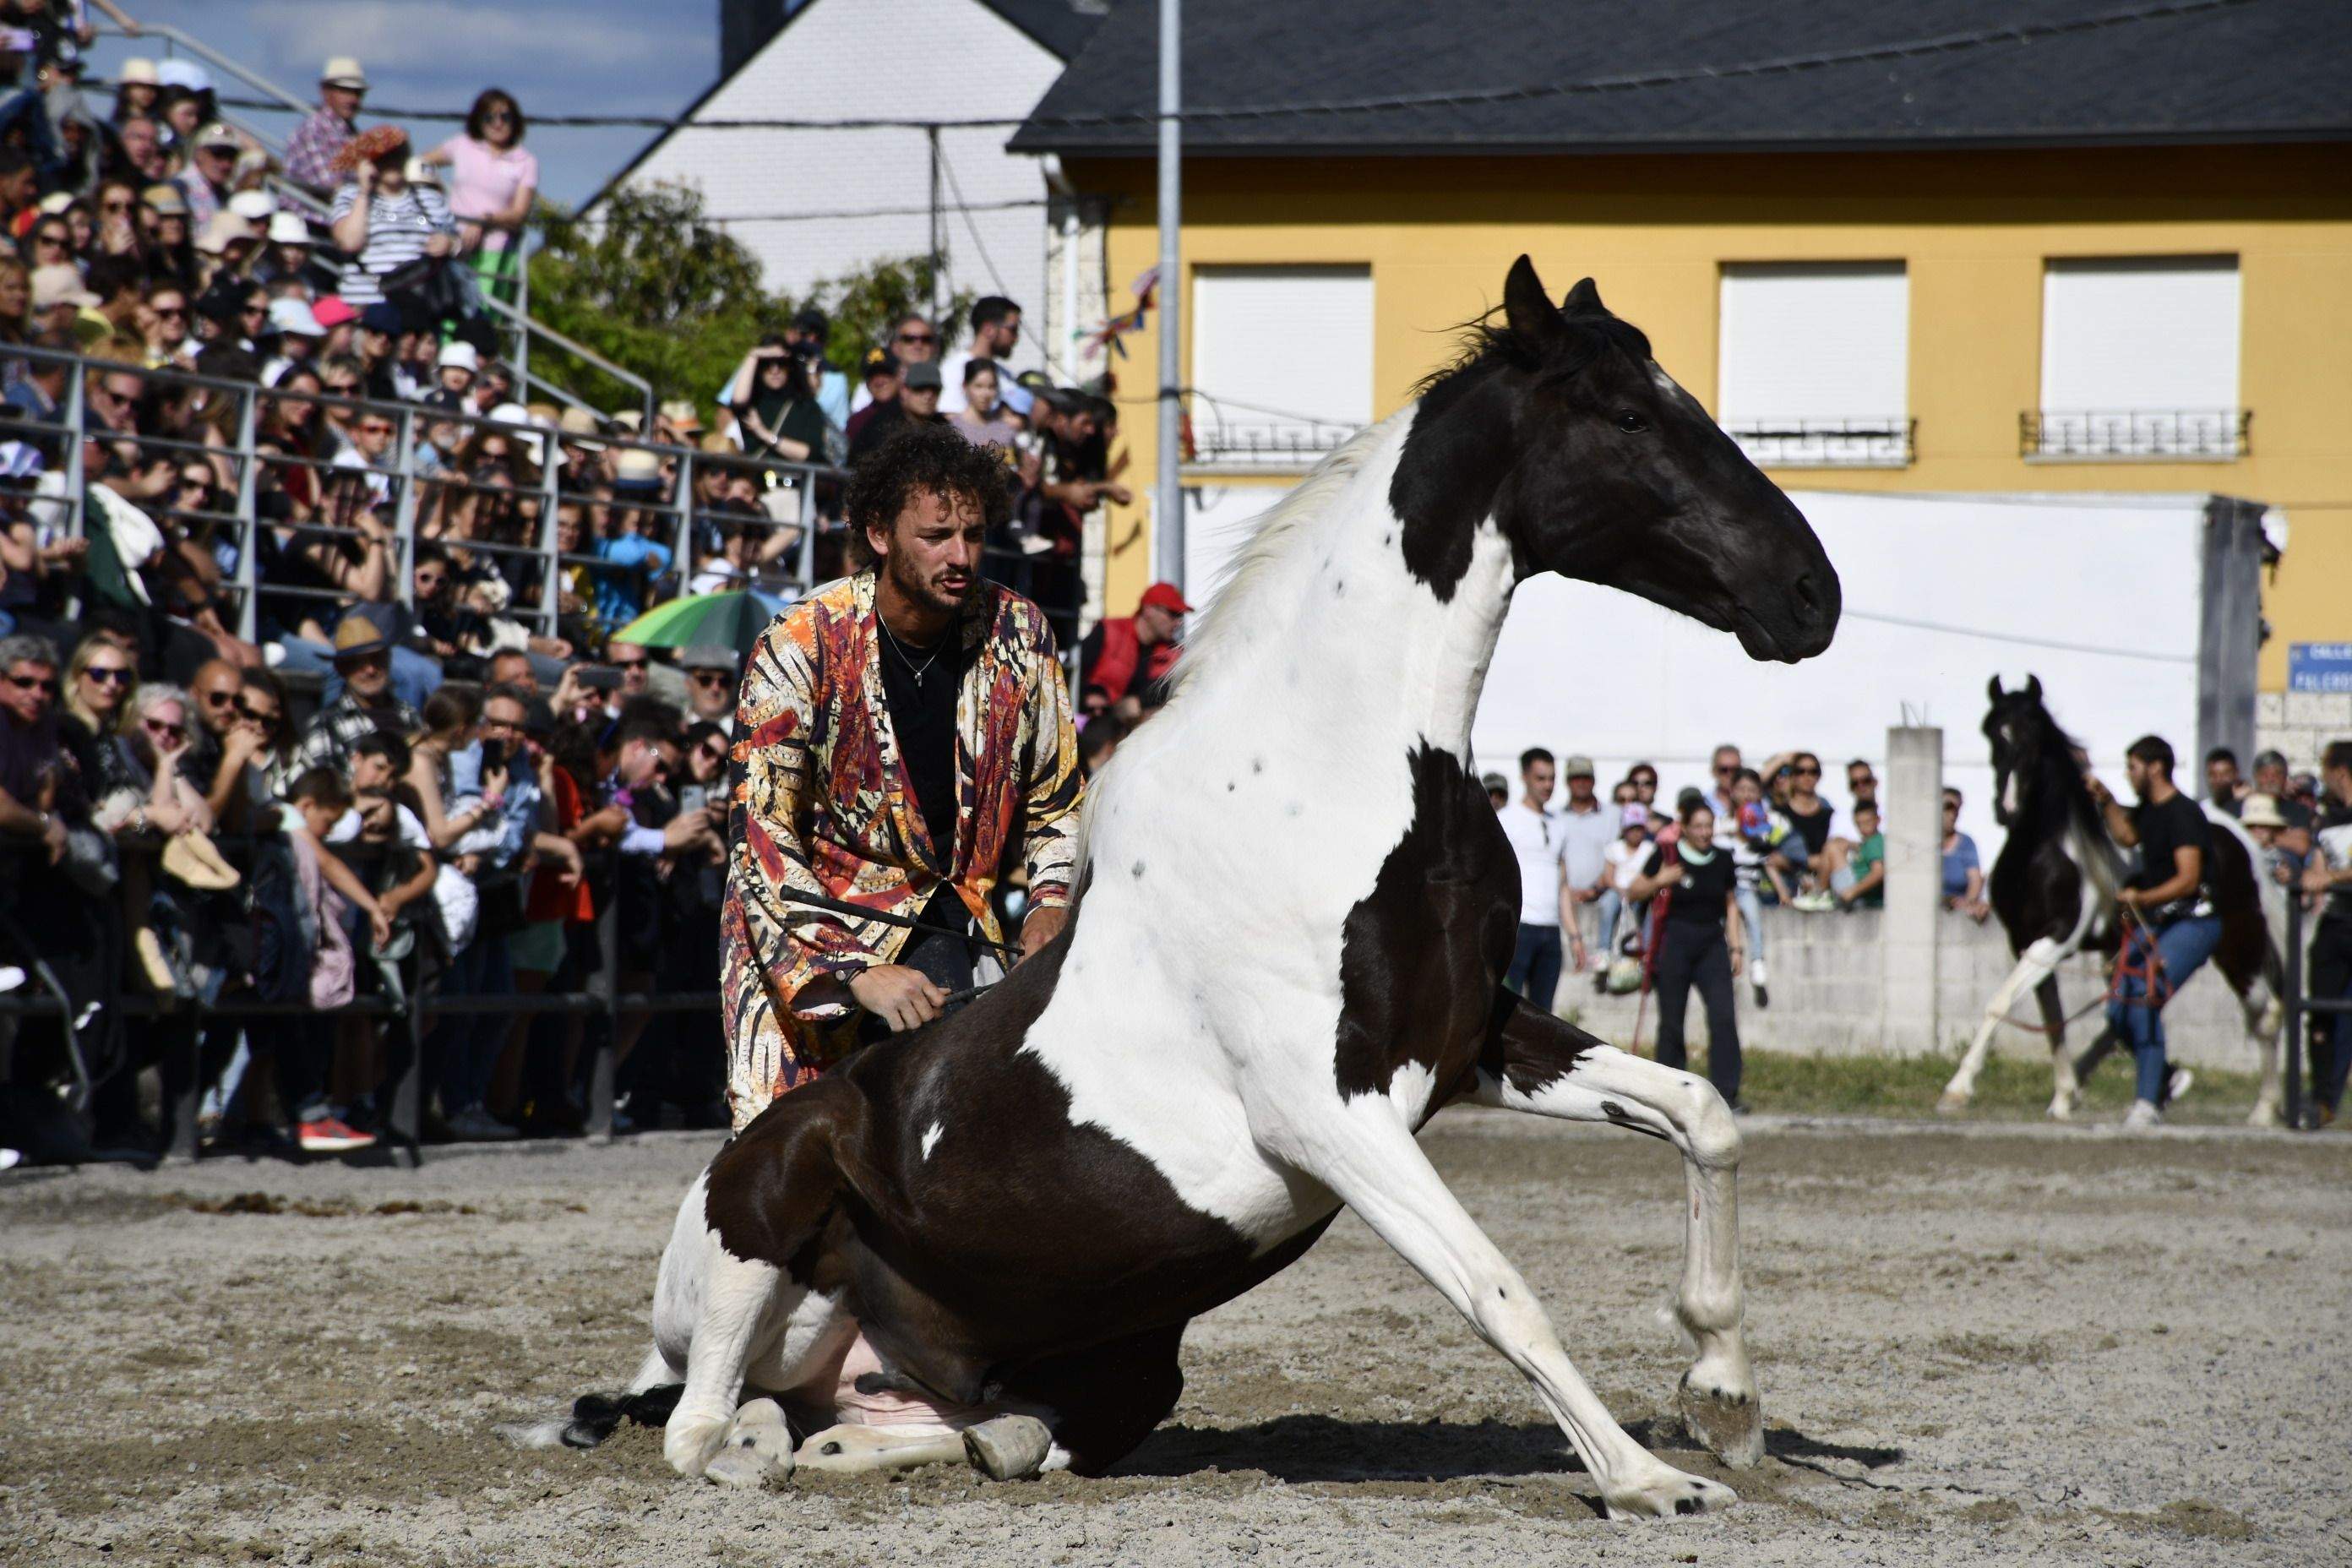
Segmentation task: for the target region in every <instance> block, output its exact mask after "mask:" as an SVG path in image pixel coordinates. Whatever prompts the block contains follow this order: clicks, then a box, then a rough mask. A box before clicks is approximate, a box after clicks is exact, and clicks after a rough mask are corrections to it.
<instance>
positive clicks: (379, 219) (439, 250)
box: [328, 125, 457, 310]
mask: <svg viewBox="0 0 2352 1568" xmlns="http://www.w3.org/2000/svg"><path fill="white" fill-rule="evenodd" d="M407 160H408V136H407V133H406V132H403V131H401V130H400V129H398V128H397V127H395V126H389V125H378V126H372V127H370V128H369V129H368V130H365V131H362V132H360V133H359V134H358V135H357V136H354V137H353V138H352V140H351V142H350V144H349V145H347V146H345V147H344V149H343V150H342V152H341V153H336V154H335V161H336V163H338V164H341V165H344V166H346V167H348V168H349V169H350V171H351V178H349V179H348V180H345V181H344V182H343V184H341V187H339V188H338V189H337V190H336V192H335V205H334V206H333V207H332V208H331V212H330V222H329V225H328V227H329V229H330V231H331V233H332V234H333V235H334V237H335V243H336V244H337V245H338V246H340V247H342V248H343V249H344V250H346V251H349V252H350V253H351V254H352V256H354V257H355V258H357V259H356V260H354V261H352V263H351V265H349V266H348V267H346V268H343V280H342V289H341V292H342V297H343V300H344V301H345V302H346V303H347V304H349V305H351V306H352V308H353V309H354V310H365V309H367V308H368V307H369V306H370V305H373V304H374V303H376V302H377V301H378V300H382V299H383V279H384V277H385V275H386V274H388V273H391V272H394V271H396V270H398V269H399V268H402V267H404V266H406V265H407V264H408V263H409V262H412V261H414V260H415V259H416V258H418V257H420V256H448V255H450V254H452V253H453V252H454V251H455V250H456V249H457V225H456V223H455V222H454V221H453V220H452V219H451V218H450V216H449V204H448V203H447V202H446V201H445V200H444V199H443V198H442V195H441V193H440V192H439V191H436V190H435V189H434V188H433V187H432V186H430V185H412V184H409V183H408V162H407Z"/></svg>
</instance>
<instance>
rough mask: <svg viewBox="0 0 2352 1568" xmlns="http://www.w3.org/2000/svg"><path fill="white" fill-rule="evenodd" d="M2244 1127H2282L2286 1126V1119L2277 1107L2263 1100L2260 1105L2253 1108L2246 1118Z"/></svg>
mask: <svg viewBox="0 0 2352 1568" xmlns="http://www.w3.org/2000/svg"><path fill="white" fill-rule="evenodd" d="M2246 1125H2247V1126H2249V1127H2284V1126H2285V1125H2286V1118H2285V1117H2284V1115H2282V1114H2281V1113H2280V1111H2279V1108H2278V1107H2277V1106H2275V1105H2273V1104H2271V1103H2270V1102H2269V1101H2267V1100H2265V1101H2263V1103H2262V1104H2260V1105H2257V1106H2255V1107H2254V1110H2253V1114H2252V1115H2251V1116H2249V1117H2247V1118H2246Z"/></svg>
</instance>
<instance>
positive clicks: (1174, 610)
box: [1135, 583, 1192, 616]
mask: <svg viewBox="0 0 2352 1568" xmlns="http://www.w3.org/2000/svg"><path fill="white" fill-rule="evenodd" d="M1153 605H1158V606H1159V607H1160V608H1161V609H1163V610H1166V611H1167V612H1168V613H1169V614H1171V615H1176V616H1189V615H1191V614H1192V605H1188V604H1186V603H1185V602H1184V591H1183V590H1182V589H1181V588H1179V587H1177V586H1176V584H1173V583H1154V584H1151V586H1150V587H1149V588H1146V589H1145V590H1144V591H1143V597H1142V598H1141V599H1140V600H1139V601H1138V602H1137V604H1136V606H1135V607H1136V608H1137V609H1139V610H1148V609H1150V608H1151V607H1152V606H1153Z"/></svg>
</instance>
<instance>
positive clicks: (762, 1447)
mask: <svg viewBox="0 0 2352 1568" xmlns="http://www.w3.org/2000/svg"><path fill="white" fill-rule="evenodd" d="M702 1476H703V1479H705V1480H709V1481H716V1482H718V1483H719V1485H720V1486H722V1487H759V1486H766V1485H767V1484H769V1483H770V1482H772V1481H788V1480H790V1479H792V1477H793V1434H792V1429H791V1428H790V1427H788V1426H785V1425H784V1411H783V1407H782V1405H778V1404H777V1403H776V1402H775V1401H774V1400H772V1399H754V1400H752V1401H751V1403H750V1404H749V1405H744V1406H743V1408H742V1409H740V1410H738V1411H737V1412H736V1413H735V1420H734V1422H733V1424H732V1425H730V1426H729V1427H728V1428H727V1442H726V1445H725V1447H721V1448H720V1449H719V1455H718V1457H717V1458H714V1459H712V1460H711V1461H710V1462H709V1464H708V1465H706V1466H704V1467H703V1470H702Z"/></svg>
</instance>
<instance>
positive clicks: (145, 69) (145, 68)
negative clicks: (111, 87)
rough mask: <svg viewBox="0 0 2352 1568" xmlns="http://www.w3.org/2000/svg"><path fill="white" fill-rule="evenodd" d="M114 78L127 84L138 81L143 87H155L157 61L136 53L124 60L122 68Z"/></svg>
mask: <svg viewBox="0 0 2352 1568" xmlns="http://www.w3.org/2000/svg"><path fill="white" fill-rule="evenodd" d="M114 79H115V80H116V81H117V82H120V83H121V84H123V85H125V86H128V85H130V84H131V83H133V82H136V83H138V84H139V85H141V86H142V87H153V86H155V85H156V80H155V62H154V61H153V60H151V59H148V58H146V57H145V56H143V55H134V56H132V57H131V58H129V59H127V60H125V61H123V62H122V68H121V69H120V70H118V71H116V72H115V73H114Z"/></svg>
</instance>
